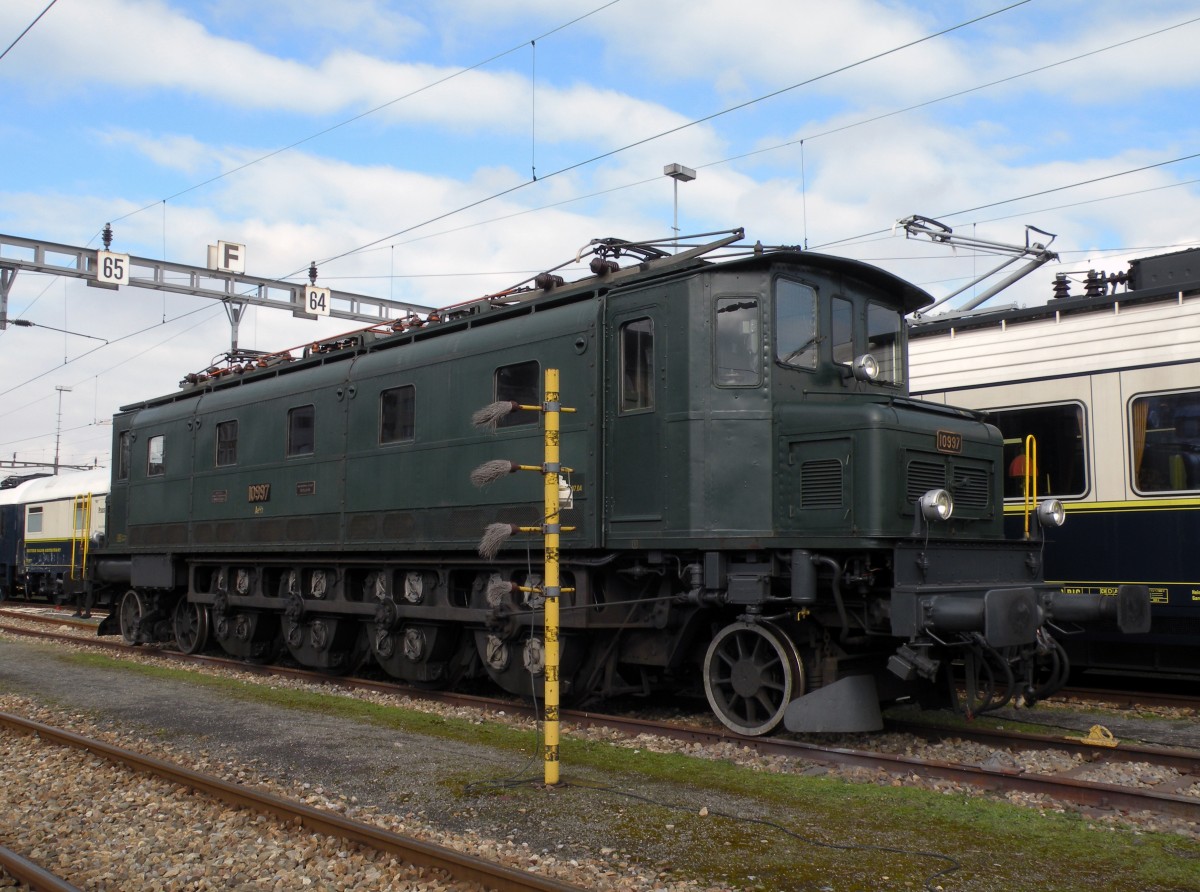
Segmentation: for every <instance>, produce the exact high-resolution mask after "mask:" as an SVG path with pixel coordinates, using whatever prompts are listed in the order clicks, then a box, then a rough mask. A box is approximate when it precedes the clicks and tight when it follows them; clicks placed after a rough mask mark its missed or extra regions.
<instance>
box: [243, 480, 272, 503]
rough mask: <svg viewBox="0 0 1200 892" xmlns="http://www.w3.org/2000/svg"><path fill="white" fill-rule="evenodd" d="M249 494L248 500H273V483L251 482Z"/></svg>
mask: <svg viewBox="0 0 1200 892" xmlns="http://www.w3.org/2000/svg"><path fill="white" fill-rule="evenodd" d="M248 496H249V498H248V501H251V502H269V501H271V484H269V483H251V484H250V486H249V491H248Z"/></svg>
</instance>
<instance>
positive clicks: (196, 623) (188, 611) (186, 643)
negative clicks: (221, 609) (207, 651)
mask: <svg viewBox="0 0 1200 892" xmlns="http://www.w3.org/2000/svg"><path fill="white" fill-rule="evenodd" d="M171 620H172V622H171V625H172V627H173V628H174V631H175V646H176V647H178V648H179V649H180V650H181V651H182V652H183V653H185V654H195V653H199V652H200V651H202V650H204V648H205V647H207V646H208V607H206V606H205V605H204V604H190V603H188V600H187V598H180V599H179V603H178V604H176V605H175V614H174V616H172V618H171Z"/></svg>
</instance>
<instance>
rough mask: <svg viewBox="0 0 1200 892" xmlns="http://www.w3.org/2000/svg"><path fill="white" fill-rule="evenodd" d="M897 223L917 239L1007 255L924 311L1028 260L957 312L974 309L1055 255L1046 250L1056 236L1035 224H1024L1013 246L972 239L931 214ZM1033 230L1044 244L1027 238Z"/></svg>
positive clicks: (1055, 255)
mask: <svg viewBox="0 0 1200 892" xmlns="http://www.w3.org/2000/svg"><path fill="white" fill-rule="evenodd" d="M896 225H897V226H902V227H903V228H904V233H905V237H906V238H917V237H919V236H927V237H928V238H929V240H930V241H932V242H934V243H935V244H939V245H949V246H950V247H951V248H970V249H972V250H975V251H981V252H983V253H985V254H997V255H1008V258H1007V259H1006V260H1004V261H1003V262H1001V263H1000V265H999V266H996V267H994V268H993V269H991V270H989V271H988V272H986V273H984V274H983V275H981V276H977V277H976V278H974V279H972V280H971V281H970V282H968V283H967V284H966V285H964V286H963V287H961V288H959V289H958V290H957V291H953V292H951V293H950V294H947V295H946V296H945V297H942V298H940V299H939V300H937V301H935V302H934V303H932V304H930V305H929V306H928V307H926V308H925V310H924V313H928V312H929V311H930V310H932V309H934V308H935V307H939V306H941V305H942V304H944V303H946V301H948V300H952V299H953V298H955V297H957V296H958V295H960V294H962V293H963V292H964V291H967V290H968V289H971V288H974V287H975V286H976V285H978V284H979V283H980V282H983V281H984V280H986V279H989V278H991V277H992V276H994V275H996V274H997V273H999V272H1000V271H1001V270H1003V269H1005V268H1007V267H1009V266H1012V265H1013V264H1014V263H1016V262H1017V261H1018V260H1023V259H1028V261H1029V262H1028V263H1026V264H1025V265H1024V266H1022V267H1021V268H1020V269H1018V270H1016V271H1014V272H1012V273H1010V274H1009V275H1007V276H1005V277H1004V278H1003V279H1001V280H1000V281H999V282H997V283H995V284H994V285H992V286H991V287H989V288H987V289H986V290H984V291H983V292H982V293H980V294H978V295H976V296H975V297H973V298H971V300H970V301H968V302H967V303H965V304H963V305H962V306H961V307H959V308H958V309H959V310H960V311H967V310H974V309H976V308H977V307H979V306H981V305H982V304H984V303H985V302H987V301H989V300H991V299H992V298H993V297H995V296H996V295H997V294H999V293H1000V292H1001V291H1003V290H1004V289H1005V288H1008V287H1009V286H1010V285H1012V284H1013V283H1015V282H1017V281H1019V280H1021V279H1023V278H1025V276H1027V275H1029V274H1030V273H1031V272H1033V271H1034V270H1036V269H1038V268H1039V267H1041V266H1044V265H1045V264H1047V263H1049V262H1050V261H1051V260H1058V254H1056V253H1055V252H1053V251H1051V250H1050V244H1051V243H1052V242H1053V241H1054V240H1055V239H1056V238H1058V236H1057V235H1055V234H1054V233H1052V232H1046V231H1045V230H1044V229H1038V228H1037V227H1036V226H1030V225H1028V224H1026V226H1025V244H1024V245H1013V244H1008V243H1006V242H995V241H991V240H990V239H981V238H976V237H975V236H967V235H957V234H955V232H954V230H953V229H952V228H950V227H949V226H947V225H946V224H945V223H942V222H941V221H939V220H934V219H933V218H932V217H922V216H921V215H919V214H913V215H912V216H911V217H905V218H904V219H903V220H899V221H897V223H896ZM1031 232H1036V233H1038V234H1039V235H1044V236H1046V237H1047V239H1048V240H1047V241H1046V242H1045V243H1042V242H1037V241H1033V240H1032V239H1031V238H1030V233H1031Z"/></svg>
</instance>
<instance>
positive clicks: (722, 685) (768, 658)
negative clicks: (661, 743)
mask: <svg viewBox="0 0 1200 892" xmlns="http://www.w3.org/2000/svg"><path fill="white" fill-rule="evenodd" d="M803 692H804V669H803V666H802V664H801V662H800V655H799V653H798V652H797V651H796V646H795V644H793V643H792V641H791V639H790V638H788V637H787V636H786V635H785V634H784V633H783V632H781V631H780V630H779V629H778V628H776V627H775V626H773V625H771V624H770V623H761V622H760V623H744V622H737V623H731V624H730V625H728V626H726V627H725V628H723V629H722V630H721V631H720V632H718V633H717V635H716V637H714V638H713V640H712V643H711V644H709V646H708V652H707V653H706V654H705V655H704V693H705V694H706V695H707V696H708V704H709V706H711V707H712V710H713V712H714V713H716V715H717V718H719V719H720V720H721V722H722V723H723V724H724V725H725V726H726V727H727V728H729V729H730V730H732V731H736V732H737V733H738V734H746V735H748V736H751V737H757V736H759V735H761V734H767V733H769V732H771V731H773V730H775V728H776V727H778V725H779V723H780V722H781V721H783V714H784V712H786V711H787V707H788V704H789V703H791V702H792V700H794V699H795V698H796V697H798V696H800V695H801V694H802V693H803Z"/></svg>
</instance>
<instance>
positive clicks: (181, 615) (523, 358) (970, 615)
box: [95, 231, 1148, 734]
mask: <svg viewBox="0 0 1200 892" xmlns="http://www.w3.org/2000/svg"><path fill="white" fill-rule="evenodd" d="M740 236H741V233H740V231H737V232H735V233H734V234H733V235H731V236H729V237H727V238H724V239H720V240H718V241H717V242H714V243H712V244H710V245H708V246H703V247H698V248H694V249H689V250H683V251H680V252H678V253H668V252H666V251H664V250H662V249H660V248H659V247H656V246H654V245H651V244H641V245H639V244H633V243H628V242H622V241H619V240H616V239H604V240H598V241H596V242H593V243H592V245H591V252H592V254H593V255H594V256H593V259H592V261H591V270H592V272H593V275H591V276H589V277H587V278H583V279H581V280H579V281H576V282H570V283H566V282H563V280H562V279H561V278H560V277H558V276H556V275H553V274H550V273H545V274H542V275H540V276H538V277H537V278H536V279H534V280H532V281H531V283H529V284H528V285H526V286H525V287H521V288H518V289H514V290H510V291H508V292H505V293H504V294H501V295H498V296H493V297H489V298H484V299H480V300H477V301H474V302H470V303H466V304H461V305H458V306H455V307H452V308H450V309H448V310H443V311H439V312H438V313H434V314H430V316H429V317H428V318H427V319H413V320H408V321H397V322H394V323H390V324H387V325H379V326H375V327H373V328H371V329H367V330H364V331H360V332H354V333H351V334H348V335H346V336H344V337H341V338H337V339H334V340H331V341H328V342H323V343H317V344H312V345H310V346H308V347H307V348H305V349H304V350H302V351H299V355H297V354H296V353H293V352H288V353H281V354H277V355H273V356H265V357H256V358H254V359H253V360H252V361H249V362H246V363H244V364H241V363H239V365H238V367H236V368H232V369H231V368H220V369H217V368H214V369H211V370H209V372H207V373H204V374H201V375H193V376H189V378H188V379H186V380H185V381H184V382H183V385H182V388H181V390H180V391H179V392H177V393H173V394H170V395H168V396H164V397H161V398H158V399H152V400H148V401H146V402H143V403H139V404H137V405H133V406H129V407H126V408H124V409H123V410H122V411H121V412H120V413H119V414H118V415H117V416H116V417H115V418H114V424H113V427H114V453H115V454H114V461H113V477H112V485H111V491H110V497H109V505H108V538H107V542H106V544H105V548H104V551H103V553H102V554H101V555H100V556H99V559H98V563H97V567H96V574H95V578H96V580H97V581H98V582H97V584H100V585H107V586H109V587H110V591H111V592H114V593H115V594H113V596H112V597H113V601H114V603H115V604H116V605H117V607H118V609H117V610H116V611H114V614H113V619H112V622H111V624H110V625H111V626H113V628H110V629H106V631H114V632H115V631H119V632H120V633H121V634H122V635H124V637H125V638H126V639H127V640H129V641H131V642H150V641H172V640H173V641H174V642H175V644H176V645H177V646H178V647H180V648H181V649H183V650H185V651H196V650H199V649H201V648H203V647H205V646H207V645H208V644H209V643H210V642H213V641H215V643H216V644H218V645H219V646H220V647H221V648H222V649H224V650H225V651H227V652H228V653H230V654H233V655H236V656H239V657H243V658H246V659H252V660H271V659H275V658H276V657H277V656H279V655H280V654H281V653H282V652H284V651H286V652H287V653H289V654H290V656H291V657H292V658H294V659H295V660H296V661H298V662H299V663H301V664H302V665H305V666H311V667H319V668H323V669H327V670H329V671H334V672H343V671H348V670H350V669H353V668H354V667H356V666H358V665H359V664H360V663H361V662H362V661H363V660H364V659H373V660H374V661H375V662H376V663H378V664H379V665H380V666H381V667H382V668H383V669H384V670H386V671H387V672H388V673H390V674H391V675H393V676H395V677H397V678H399V679H403V680H405V681H407V682H410V683H413V684H418V685H426V686H441V685H455V684H458V683H460V682H462V681H463V680H465V679H471V678H481V677H484V676H487V677H490V678H491V679H492V680H494V681H495V682H496V684H498V685H499V686H500V687H501V688H502V689H504V690H506V691H509V692H513V693H519V694H526V695H528V694H533V693H540V688H541V685H542V683H543V675H544V672H545V659H544V652H543V648H542V618H541V611H540V610H539V607H540V597H539V594H538V586H539V584H540V579H541V576H540V574H541V572H542V569H541V562H542V544H541V541H540V540H539V539H537V538H536V537H534V536H529V535H522V534H518V535H516V536H513V537H512V538H510V539H509V540H507V541H506V542H504V543H503V544H502V545H501V546H500V547H499V548H498V549H496V550H495V551H494V553H493V552H492V551H489V550H485V552H486V556H481V553H480V550H479V548H478V546H479V543H480V538H481V536H482V535H483V533H484V531H485V530H486V529H487V528H488V527H489V525H492V524H496V523H508V524H513V525H517V526H529V525H532V526H537V525H538V524H541V522H542V520H543V517H542V511H543V504H542V489H543V487H542V485H541V482H540V478H539V477H537V476H533V475H522V474H512V475H506V476H504V477H503V478H502V479H498V480H495V481H494V482H491V483H490V484H489V485H487V486H485V487H483V488H480V487H479V486H477V485H474V484H473V482H472V480H471V479H470V478H471V471H472V470H473V469H475V468H477V467H479V466H480V465H481V464H484V463H487V462H494V461H496V460H508V461H510V462H512V463H513V464H514V465H517V464H520V465H526V466H540V465H541V464H542V461H543V458H542V448H543V443H542V431H541V415H540V413H539V412H537V411H529V410H522V409H519V408H516V407H518V406H534V407H536V406H539V405H541V404H542V402H543V398H544V397H543V393H542V387H543V374H544V371H545V370H546V369H547V368H555V369H558V370H559V371H560V375H561V402H562V405H563V406H567V407H571V408H573V409H574V412H572V413H570V414H564V415H563V416H562V431H561V447H560V449H561V456H562V463H563V465H564V466H567V467H569V469H570V470H569V471H567V470H565V469H564V470H563V473H562V489H563V492H564V494H569V499H568V501H567V502H566V505H567V507H565V508H564V510H563V512H562V523H563V525H564V526H563V532H562V542H561V561H562V586H563V594H562V598H561V608H562V609H561V623H562V628H561V633H560V636H559V640H560V645H561V654H562V663H561V666H560V667H559V673H560V678H561V684H562V688H563V690H564V693H565V695H566V696H567V697H568V698H573V699H574V700H576V701H580V700H582V699H585V698H599V697H604V698H608V697H613V696H617V695H624V694H638V693H650V692H654V691H660V690H679V691H694V692H696V693H698V694H699V693H700V692H703V694H704V695H706V696H707V699H708V702H709V703H710V704H711V706H712V709H713V710H714V712H715V713H716V714H717V716H718V717H719V718H720V719H721V721H722V722H724V723H725V724H726V725H727V726H729V727H730V728H732V729H733V730H735V731H738V732H741V733H744V734H763V733H767V732H770V731H772V730H773V729H775V728H777V727H779V726H780V725H782V726H784V727H786V728H788V729H791V730H800V731H842V730H867V729H873V728H878V727H880V725H881V716H880V703H881V702H886V701H890V700H894V699H897V698H901V697H905V696H920V697H928V696H931V695H932V694H936V693H944V692H945V691H946V690H947V686H946V685H944V684H943V681H944V679H945V678H946V677H948V676H949V675H950V674H951V673H955V674H957V675H958V676H959V677H962V676H964V675H965V677H966V679H967V681H968V685H969V687H970V688H972V689H973V690H974V691H975V692H976V693H975V696H973V697H972V698H971V702H970V707H971V708H982V707H986V706H988V705H991V704H994V703H997V702H1002V701H1003V700H1004V699H1005V698H1007V697H1008V696H1011V695H1014V694H1015V695H1018V696H1021V697H1023V698H1025V699H1026V700H1032V699H1035V698H1036V697H1037V696H1039V695H1041V694H1044V693H1045V692H1046V690H1047V689H1048V688H1049V687H1051V686H1053V685H1054V684H1058V683H1061V681H1062V680H1063V678H1064V677H1065V665H1064V663H1063V662H1062V654H1061V647H1059V645H1058V644H1057V643H1056V642H1055V639H1054V637H1053V635H1052V634H1051V633H1052V632H1054V631H1069V630H1070V629H1071V627H1073V626H1075V625H1076V624H1079V623H1083V624H1088V623H1112V624H1117V625H1119V626H1120V627H1122V628H1124V629H1125V630H1127V631H1136V630H1138V629H1140V628H1143V627H1144V624H1145V622H1146V620H1147V617H1148V595H1147V593H1146V591H1145V590H1144V589H1140V588H1138V587H1136V586H1126V587H1122V589H1121V590H1120V592H1119V594H1117V595H1115V596H1098V595H1096V596H1078V597H1067V596H1064V595H1062V594H1061V593H1058V592H1056V591H1053V590H1051V589H1050V588H1048V587H1046V586H1044V585H1043V583H1042V549H1043V547H1044V538H1045V531H1046V530H1047V525H1048V524H1049V523H1053V522H1056V521H1058V520H1060V519H1061V515H1060V514H1058V513H1056V511H1055V510H1054V509H1055V506H1054V505H1053V504H1047V505H1044V506H1041V510H1039V511H1038V512H1037V513H1036V514H1035V516H1034V517H1033V518H1032V520H1033V522H1032V530H1031V533H1030V534H1029V535H1028V536H1027V537H1025V538H1023V539H1022V540H1020V541H1006V540H1005V538H1004V533H1003V513H1004V512H1003V509H1004V502H1003V491H1002V488H1001V487H1002V478H1001V467H1000V463H1001V459H1002V441H1001V437H1000V434H999V433H998V432H997V430H996V429H995V428H994V427H992V426H990V425H988V424H986V423H984V422H983V421H982V420H981V418H980V416H978V415H977V414H975V413H973V412H969V411H964V410H957V409H953V408H947V407H946V406H941V405H932V404H928V403H923V402H919V401H915V400H913V399H910V398H909V396H908V387H907V381H906V369H907V333H906V323H905V316H906V314H908V313H911V312H913V311H914V310H917V309H919V308H921V307H923V306H925V305H927V304H928V303H930V302H932V298H930V296H929V295H927V294H926V293H925V292H924V291H922V290H921V289H919V288H917V287H915V286H913V285H911V284H909V283H907V282H905V281H903V280H901V279H899V278H897V277H895V276H893V275H891V274H890V273H887V272H885V271H882V270H880V269H877V268H874V267H871V266H868V265H866V264H862V263H859V262H856V261H852V260H846V259H842V258H837V257H830V256H823V255H819V254H813V253H808V252H804V251H800V250H796V249H777V250H764V249H762V248H761V247H758V248H756V249H754V250H751V251H746V252H743V253H742V254H741V255H740V256H735V257H732V258H728V259H722V260H720V261H717V260H714V259H713V255H712V254H711V253H709V254H708V256H705V254H706V250H708V251H711V249H712V248H714V247H718V246H724V245H727V244H730V243H732V242H734V241H736V240H738V239H740ZM622 264H624V265H622ZM495 403H501V404H507V405H509V406H511V407H513V408H514V411H511V412H507V413H501V414H500V415H498V417H496V418H494V419H492V421H493V423H492V424H491V425H488V426H486V427H480V426H477V425H476V424H474V423H473V420H472V416H473V413H474V412H475V410H477V409H479V408H480V407H483V406H487V405H489V404H495ZM100 580H107V581H106V582H100ZM1047 667H1049V669H1047Z"/></svg>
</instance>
